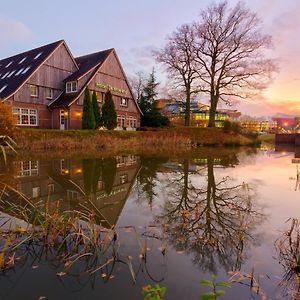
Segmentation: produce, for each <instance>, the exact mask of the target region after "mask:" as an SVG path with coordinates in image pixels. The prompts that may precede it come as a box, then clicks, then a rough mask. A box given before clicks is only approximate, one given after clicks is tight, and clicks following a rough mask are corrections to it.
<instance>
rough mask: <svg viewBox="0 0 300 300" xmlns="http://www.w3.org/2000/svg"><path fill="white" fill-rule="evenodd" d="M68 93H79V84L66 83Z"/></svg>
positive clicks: (73, 82)
mask: <svg viewBox="0 0 300 300" xmlns="http://www.w3.org/2000/svg"><path fill="white" fill-rule="evenodd" d="M66 92H67V93H74V92H77V82H76V81H70V82H67V83H66Z"/></svg>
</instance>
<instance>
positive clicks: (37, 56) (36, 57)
mask: <svg viewBox="0 0 300 300" xmlns="http://www.w3.org/2000/svg"><path fill="white" fill-rule="evenodd" d="M42 54H43V52H40V53H38V54H37V55H36V56H35V57H34V59H38V58H39V57H40V56H41V55H42Z"/></svg>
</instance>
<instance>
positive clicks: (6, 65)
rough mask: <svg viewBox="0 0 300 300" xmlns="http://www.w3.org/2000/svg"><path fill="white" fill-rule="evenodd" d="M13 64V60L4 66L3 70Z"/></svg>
mask: <svg viewBox="0 0 300 300" xmlns="http://www.w3.org/2000/svg"><path fill="white" fill-rule="evenodd" d="M13 62H14V61H13V60H12V61H10V62H9V63H8V64H7V65H6V66H5V68H8V67H9V66H10V65H11V64H12V63H13Z"/></svg>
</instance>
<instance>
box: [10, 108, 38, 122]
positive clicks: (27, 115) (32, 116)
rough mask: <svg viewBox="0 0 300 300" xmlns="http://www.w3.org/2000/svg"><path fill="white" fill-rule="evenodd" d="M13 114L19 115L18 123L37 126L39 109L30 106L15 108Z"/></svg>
mask: <svg viewBox="0 0 300 300" xmlns="http://www.w3.org/2000/svg"><path fill="white" fill-rule="evenodd" d="M13 114H14V115H15V116H16V117H17V124H18V125H21V126H22V125H25V126H37V110H36V109H28V108H18V107H15V108H13Z"/></svg>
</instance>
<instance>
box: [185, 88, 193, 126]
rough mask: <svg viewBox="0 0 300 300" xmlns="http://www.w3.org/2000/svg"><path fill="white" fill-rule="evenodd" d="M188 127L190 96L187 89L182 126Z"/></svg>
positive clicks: (189, 122)
mask: <svg viewBox="0 0 300 300" xmlns="http://www.w3.org/2000/svg"><path fill="white" fill-rule="evenodd" d="M190 125H191V94H190V90H189V89H187V90H186V104H185V119H184V126H190Z"/></svg>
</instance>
